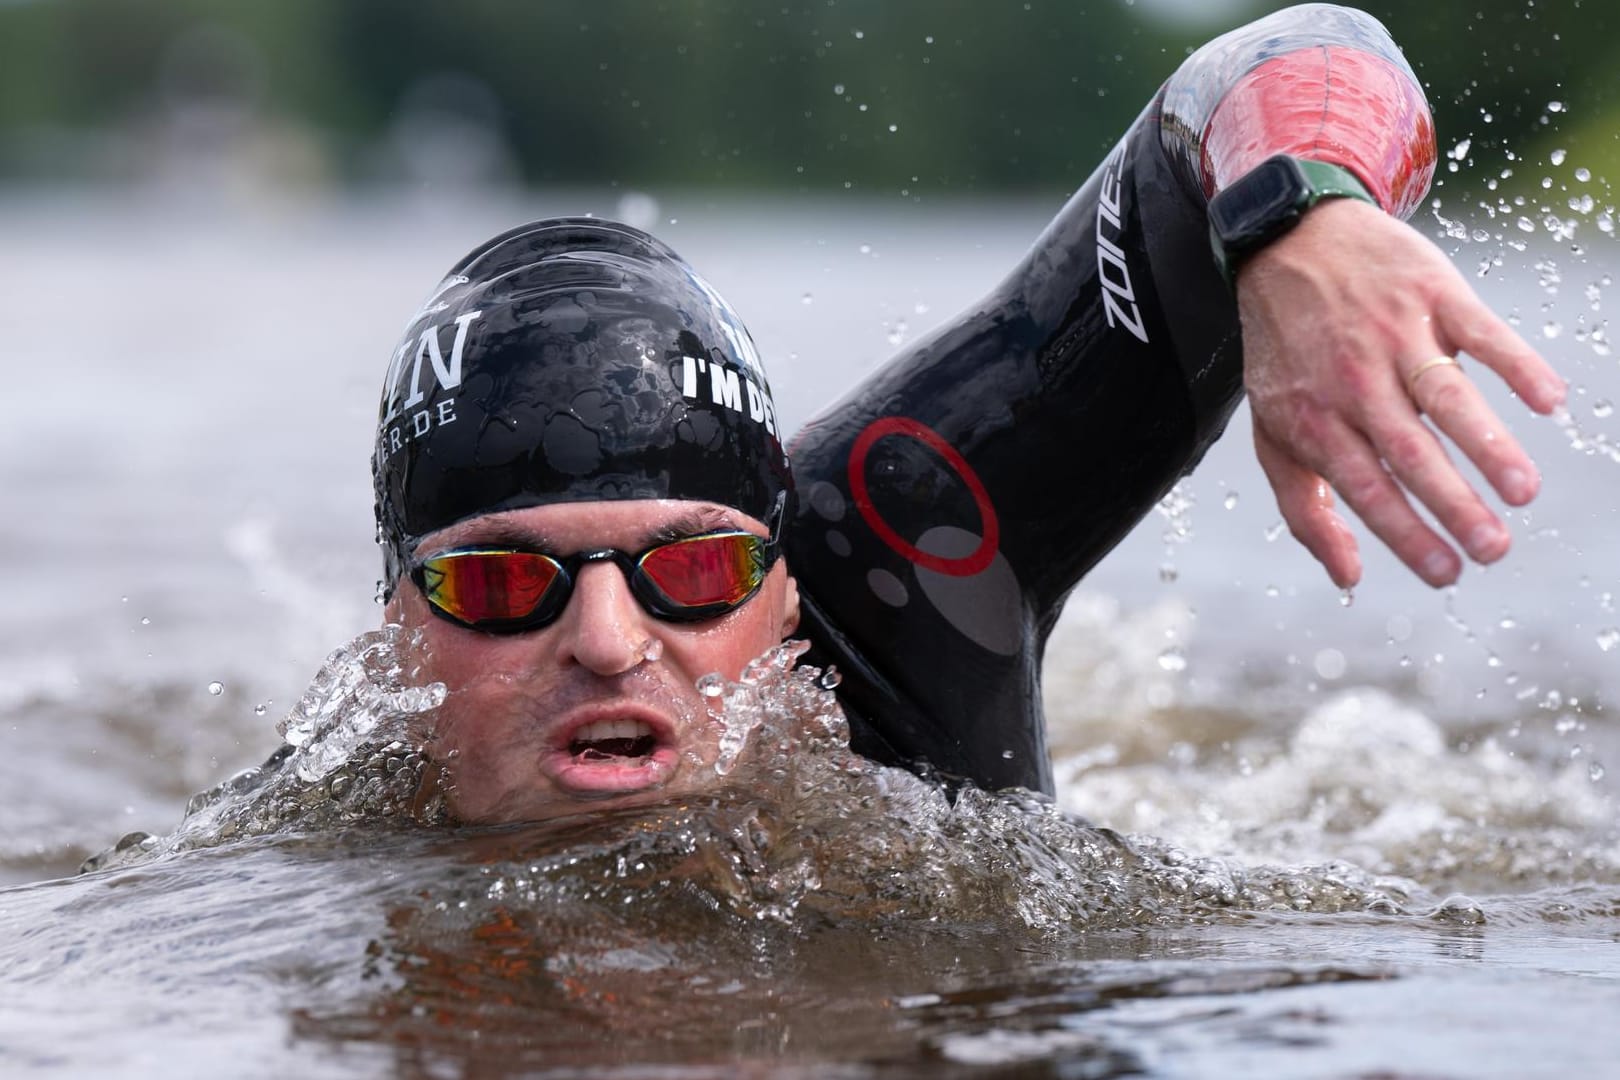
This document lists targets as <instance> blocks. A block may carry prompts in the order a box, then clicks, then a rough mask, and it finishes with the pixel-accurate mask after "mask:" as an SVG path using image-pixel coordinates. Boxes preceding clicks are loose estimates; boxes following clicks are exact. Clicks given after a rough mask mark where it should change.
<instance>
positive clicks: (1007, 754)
mask: <svg viewBox="0 0 1620 1080" xmlns="http://www.w3.org/2000/svg"><path fill="white" fill-rule="evenodd" d="M1012 759H1013V752H1012V751H1011V750H1003V751H1002V752H1001V760H1002V761H1011V760H1012Z"/></svg>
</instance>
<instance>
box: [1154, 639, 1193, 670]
mask: <svg viewBox="0 0 1620 1080" xmlns="http://www.w3.org/2000/svg"><path fill="white" fill-rule="evenodd" d="M1159 666H1160V667H1161V668H1163V669H1164V670H1166V671H1185V670H1186V669H1187V654H1186V653H1184V652H1182V651H1181V647H1180V646H1179V645H1172V646H1170V647H1169V648H1168V649H1166V650H1164V652H1162V653H1160V654H1159Z"/></svg>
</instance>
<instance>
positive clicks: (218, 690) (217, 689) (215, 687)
mask: <svg viewBox="0 0 1620 1080" xmlns="http://www.w3.org/2000/svg"><path fill="white" fill-rule="evenodd" d="M208 692H209V693H210V694H213V695H214V696H215V697H219V695H221V694H223V693H224V692H225V684H224V683H222V682H211V683H209V684H208Z"/></svg>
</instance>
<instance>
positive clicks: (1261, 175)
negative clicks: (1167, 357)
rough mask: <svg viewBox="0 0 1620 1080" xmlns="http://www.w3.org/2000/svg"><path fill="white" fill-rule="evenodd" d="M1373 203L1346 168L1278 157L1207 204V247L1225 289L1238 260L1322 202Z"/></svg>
mask: <svg viewBox="0 0 1620 1080" xmlns="http://www.w3.org/2000/svg"><path fill="white" fill-rule="evenodd" d="M1341 198H1342V199H1360V200H1361V201H1362V202H1367V203H1372V204H1373V205H1374V206H1377V205H1378V203H1377V200H1375V199H1374V198H1373V197H1372V196H1371V195H1370V194H1368V193H1367V189H1366V188H1365V187H1364V186H1363V185H1362V183H1361V181H1360V180H1357V179H1356V176H1355V174H1354V173H1352V172H1351V171H1350V170H1349V169H1346V168H1343V167H1341V166H1338V165H1332V164H1329V163H1328V162H1326V161H1311V160H1309V159H1308V158H1296V157H1290V156H1289V155H1288V154H1277V155H1276V156H1274V157H1269V158H1267V159H1266V160H1264V161H1262V162H1261V163H1260V164H1258V165H1256V166H1255V167H1254V168H1252V169H1250V170H1249V171H1248V172H1246V173H1244V174H1243V175H1242V176H1241V177H1239V178H1238V179H1237V180H1236V181H1235V182H1234V183H1233V184H1232V185H1231V186H1230V187H1228V188H1226V189H1225V190H1224V191H1222V192H1221V193H1220V194H1218V195H1216V196H1215V197H1214V198H1213V199H1211V200H1210V201H1209V242H1210V246H1211V247H1213V248H1214V249H1215V265H1217V266H1219V267H1220V268H1221V273H1222V274H1224V275H1226V282H1227V284H1228V285H1231V284H1234V283H1235V282H1236V280H1237V271H1238V267H1239V266H1241V265H1243V260H1245V259H1247V258H1248V257H1249V256H1250V255H1252V254H1254V253H1255V252H1256V251H1258V250H1259V249H1260V248H1262V247H1264V246H1265V245H1266V244H1268V243H1270V242H1271V241H1273V240H1275V239H1276V238H1277V237H1279V236H1281V235H1282V234H1283V233H1285V232H1287V231H1288V230H1289V229H1292V228H1293V227H1294V226H1295V225H1297V224H1299V219H1300V217H1301V216H1303V215H1304V213H1305V211H1307V210H1309V209H1310V208H1311V207H1313V206H1315V205H1316V204H1317V203H1319V202H1321V201H1322V200H1323V199H1341Z"/></svg>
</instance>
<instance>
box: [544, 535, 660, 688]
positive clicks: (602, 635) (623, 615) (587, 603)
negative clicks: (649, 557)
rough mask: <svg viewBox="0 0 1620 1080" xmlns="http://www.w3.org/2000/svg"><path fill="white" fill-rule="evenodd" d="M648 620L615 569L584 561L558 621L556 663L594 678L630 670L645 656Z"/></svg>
mask: <svg viewBox="0 0 1620 1080" xmlns="http://www.w3.org/2000/svg"><path fill="white" fill-rule="evenodd" d="M648 618H649V616H647V615H646V614H645V613H643V612H642V610H641V606H640V605H639V604H637V603H636V599H635V597H634V596H632V595H631V593H630V583H629V582H628V581H626V580H625V578H624V573H623V572H622V571H621V570H620V569H619V568H618V567H617V566H615V565H614V564H613V563H611V562H600V563H587V564H585V565H584V566H582V567H580V569H579V573H578V574H577V575H576V576H575V578H574V592H573V595H572V596H570V597H569V599H568V606H567V608H565V609H564V610H563V615H562V618H561V619H559V620H558V622H557V627H556V636H555V641H556V643H557V649H558V650H559V654H560V655H559V656H558V658H557V659H558V661H559V662H560V663H562V664H564V665H566V664H569V663H577V664H579V665H580V666H581V667H583V668H585V669H587V670H589V671H592V672H594V673H596V674H598V675H618V674H620V673H621V672H625V671H629V670H630V669H631V668H633V667H635V666H636V665H637V664H639V663H641V661H642V660H644V659H646V657H647V646H648V642H649V640H650V639H651V638H652V634H650V633H649V632H648V627H647V625H646V620H647V619H648Z"/></svg>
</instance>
